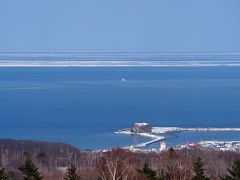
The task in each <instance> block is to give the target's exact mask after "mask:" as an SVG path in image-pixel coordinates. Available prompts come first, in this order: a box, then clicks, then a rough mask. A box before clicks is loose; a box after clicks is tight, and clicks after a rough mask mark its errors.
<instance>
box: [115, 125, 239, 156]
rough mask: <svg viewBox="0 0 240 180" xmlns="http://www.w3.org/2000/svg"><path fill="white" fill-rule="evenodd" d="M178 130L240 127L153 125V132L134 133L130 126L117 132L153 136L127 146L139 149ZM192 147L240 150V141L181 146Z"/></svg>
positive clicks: (210, 129) (206, 142)
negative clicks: (148, 139) (147, 139)
mask: <svg viewBox="0 0 240 180" xmlns="http://www.w3.org/2000/svg"><path fill="white" fill-rule="evenodd" d="M178 131H240V128H181V127H152V133H133V132H131V129H130V128H126V129H122V130H119V131H117V132H115V133H116V134H129V135H138V136H144V137H149V138H151V140H150V141H147V142H143V143H140V144H136V145H131V146H129V147H125V148H128V149H133V150H134V149H139V148H142V147H146V146H148V145H150V144H152V143H155V142H158V141H161V140H164V139H165V137H164V135H163V134H164V133H168V132H178ZM192 147H203V148H213V149H216V150H222V151H236V152H240V142H238V141H226V142H224V141H202V142H199V143H192V144H183V145H180V146H179V148H192Z"/></svg>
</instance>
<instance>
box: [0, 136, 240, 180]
mask: <svg viewBox="0 0 240 180" xmlns="http://www.w3.org/2000/svg"><path fill="white" fill-rule="evenodd" d="M0 153H1V154H0V167H1V168H0V179H1V180H13V179H16V180H18V179H19V180H21V179H24V180H40V179H43V180H61V179H63V180H79V179H86V180H88V179H89V180H127V179H129V180H188V179H189V180H190V179H192V180H208V179H213V180H215V179H223V180H238V179H240V154H239V153H236V152H221V151H216V150H209V149H204V148H192V149H181V150H177V149H173V148H170V149H169V150H167V151H165V152H148V153H143V152H131V151H129V150H124V149H120V148H116V149H111V150H108V151H81V150H80V149H78V148H75V147H73V146H71V145H68V144H63V143H49V142H39V141H23V140H10V139H2V140H0Z"/></svg>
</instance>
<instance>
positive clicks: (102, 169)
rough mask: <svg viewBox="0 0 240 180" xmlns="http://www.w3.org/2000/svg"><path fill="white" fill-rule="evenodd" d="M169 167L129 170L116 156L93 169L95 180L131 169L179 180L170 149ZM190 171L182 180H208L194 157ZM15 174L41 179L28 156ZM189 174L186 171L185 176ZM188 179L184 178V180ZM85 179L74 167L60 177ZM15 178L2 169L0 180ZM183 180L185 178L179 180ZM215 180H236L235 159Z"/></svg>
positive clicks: (149, 179)
mask: <svg viewBox="0 0 240 180" xmlns="http://www.w3.org/2000/svg"><path fill="white" fill-rule="evenodd" d="M168 156H169V162H168V163H169V164H168V166H167V167H165V168H158V169H154V168H152V167H150V165H149V164H148V163H144V165H143V167H142V168H135V167H131V165H130V164H128V163H126V164H124V162H123V161H121V157H120V156H119V154H114V153H113V154H109V157H108V159H107V158H104V157H102V158H101V159H100V161H101V162H100V163H99V164H100V166H98V167H97V169H96V170H97V173H98V179H99V180H126V179H128V175H129V173H131V172H132V169H133V168H135V171H136V172H137V173H138V174H139V177H138V178H137V179H143V180H175V179H176V180H177V179H181V178H179V177H178V176H176V174H180V171H179V172H178V170H177V169H178V168H179V167H177V168H176V166H178V164H177V163H176V161H175V159H177V158H178V155H177V153H176V152H175V150H174V149H172V148H171V149H169V151H168ZM192 170H193V172H194V176H193V177H191V178H189V177H188V176H185V177H186V179H191V180H211V177H209V176H208V175H206V173H205V164H204V162H203V160H202V158H201V157H197V158H196V159H195V160H193V162H192ZM18 171H19V172H20V173H21V175H22V179H23V180H41V179H43V175H42V174H41V172H40V171H39V169H38V167H37V166H36V165H35V164H34V163H33V161H32V158H31V157H30V156H29V155H26V159H25V161H24V162H23V163H22V164H21V165H20V166H19V167H18ZM187 171H189V170H188V169H186V172H187ZM187 177H188V178H187ZM82 178H84V179H87V177H84V176H82V175H80V174H78V173H77V168H76V166H75V165H73V164H71V165H70V166H69V167H68V169H67V171H66V173H65V174H64V177H63V179H64V180H80V179H82ZM14 179H15V177H14V175H13V174H11V172H8V171H7V170H6V169H5V168H1V169H0V180H14ZM183 179H185V178H183ZM218 179H221V180H240V159H236V160H235V161H234V162H233V164H232V165H231V166H230V167H229V168H227V174H225V175H223V176H219V177H218Z"/></svg>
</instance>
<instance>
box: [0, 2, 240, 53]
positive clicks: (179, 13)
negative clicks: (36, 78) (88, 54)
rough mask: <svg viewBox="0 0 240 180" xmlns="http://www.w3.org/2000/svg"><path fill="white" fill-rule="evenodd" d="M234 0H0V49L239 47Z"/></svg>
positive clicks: (191, 49)
mask: <svg viewBox="0 0 240 180" xmlns="http://www.w3.org/2000/svg"><path fill="white" fill-rule="evenodd" d="M239 9H240V1H239V0H0V51H114V52H115V51H117V52H126V51H128V52H133V51H158V52H203V51H210V52H211V51H214V52H223V51H231V52H240V10H239Z"/></svg>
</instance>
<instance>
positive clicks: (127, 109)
mask: <svg viewBox="0 0 240 180" xmlns="http://www.w3.org/2000/svg"><path fill="white" fill-rule="evenodd" d="M6 61H7V62H12V64H11V65H9V66H1V63H4V62H6ZM21 61H24V63H25V64H26V63H28V62H39V61H41V62H43V61H44V62H53V64H54V62H59V61H64V62H68V61H72V62H81V61H84V62H85V61H87V62H89V63H90V64H91V63H92V62H94V63H96V62H99V63H100V64H101V62H102V61H104V62H106V61H110V62H118V61H119V62H120V63H121V62H127V63H128V62H129V61H134V62H158V63H160V64H161V63H162V62H163V63H166V62H167V63H170V64H171V62H178V63H180V64H181V63H183V65H182V64H181V65H176V64H172V65H167V66H151V65H146V66H145V65H143V66H128V65H127V64H124V66H120V65H119V66H111V65H110V66H95V65H94V64H93V65H92V66H66V67H61V66H44V67H43V66H40V65H39V66H22V67H18V66H14V63H15V62H21ZM186 61H187V62H188V64H189V63H190V65H186V66H185V65H184V63H185V62H186ZM216 62H217V64H216ZM228 62H231V64H228ZM199 63H200V64H201V63H206V64H207V65H206V66H202V65H199ZM212 63H215V65H211V64H212ZM20 64H21V63H20ZM191 64H193V65H191ZM209 64H210V65H209ZM239 64H240V54H238V53H158V52H135V53H126V52H115V53H114V52H111V53H110V52H0V138H7V139H26V140H40V141H49V142H64V143H67V144H71V145H73V146H76V147H78V148H80V149H83V150H96V149H107V148H114V147H124V146H129V145H131V144H134V143H136V141H137V142H144V141H147V140H148V138H146V137H135V136H131V135H123V134H114V132H115V131H117V130H120V129H123V128H129V127H131V126H132V124H133V123H135V122H147V123H149V124H150V125H152V126H174V127H223V128H225V127H240V66H239ZM166 138H167V139H166V141H167V144H168V145H169V146H176V145H179V144H184V143H187V142H198V141H205V140H221V141H227V140H236V141H237V140H239V141H240V132H236V131H235V132H234V131H226V132H176V133H173V134H172V133H171V134H166ZM156 146H157V145H156Z"/></svg>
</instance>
